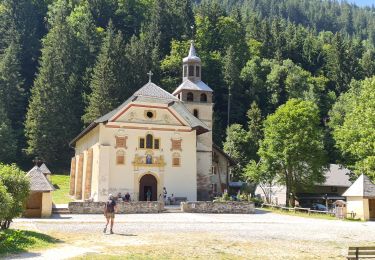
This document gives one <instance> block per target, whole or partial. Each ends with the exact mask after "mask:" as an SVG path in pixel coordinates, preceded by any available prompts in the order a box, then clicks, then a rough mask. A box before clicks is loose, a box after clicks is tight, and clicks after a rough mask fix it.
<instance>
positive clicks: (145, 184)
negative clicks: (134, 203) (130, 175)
mask: <svg viewBox="0 0 375 260" xmlns="http://www.w3.org/2000/svg"><path fill="white" fill-rule="evenodd" d="M157 187H158V181H157V180H156V178H155V177H154V176H153V175H152V174H146V175H143V176H142V178H141V179H140V181H139V200H140V201H147V192H148V191H150V192H151V201H156V200H157V194H158V190H157Z"/></svg>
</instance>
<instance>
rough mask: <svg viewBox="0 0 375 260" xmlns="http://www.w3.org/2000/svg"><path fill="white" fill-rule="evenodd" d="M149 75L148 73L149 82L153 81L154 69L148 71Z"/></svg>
mask: <svg viewBox="0 0 375 260" xmlns="http://www.w3.org/2000/svg"><path fill="white" fill-rule="evenodd" d="M147 75H148V82H151V77H152V75H154V73H152V71H151V70H150V71H149V72H148V73H147Z"/></svg>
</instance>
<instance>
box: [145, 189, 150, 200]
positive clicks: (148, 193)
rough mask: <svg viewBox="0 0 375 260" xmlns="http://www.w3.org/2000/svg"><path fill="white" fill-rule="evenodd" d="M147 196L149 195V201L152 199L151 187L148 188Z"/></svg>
mask: <svg viewBox="0 0 375 260" xmlns="http://www.w3.org/2000/svg"><path fill="white" fill-rule="evenodd" d="M146 197H147V201H150V200H151V190H150V189H148V191H147V192H146Z"/></svg>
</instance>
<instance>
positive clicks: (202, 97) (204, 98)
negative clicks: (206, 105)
mask: <svg viewBox="0 0 375 260" xmlns="http://www.w3.org/2000/svg"><path fill="white" fill-rule="evenodd" d="M201 102H207V95H206V94H205V93H202V94H201Z"/></svg>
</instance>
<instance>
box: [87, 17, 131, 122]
mask: <svg viewBox="0 0 375 260" xmlns="http://www.w3.org/2000/svg"><path fill="white" fill-rule="evenodd" d="M124 49H125V46H124V42H123V39H122V34H121V33H120V32H119V33H115V32H114V28H113V25H112V23H110V24H109V27H108V29H107V35H106V37H105V39H104V41H103V45H102V48H101V50H100V54H99V57H98V61H97V63H96V65H95V68H94V73H93V75H92V79H91V84H90V87H91V90H92V92H91V94H90V95H89V98H88V99H89V104H88V106H87V107H86V113H85V115H84V116H83V120H84V122H85V123H86V124H88V123H90V122H92V121H93V120H95V119H96V118H98V117H100V116H102V115H104V114H106V113H108V112H110V111H111V110H113V109H115V108H116V107H117V106H119V105H120V104H121V103H122V102H123V101H124V99H125V98H126V97H127V96H128V95H129V94H128V92H129V91H128V89H127V80H126V74H127V70H126V68H127V65H126V59H125V53H124Z"/></svg>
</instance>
